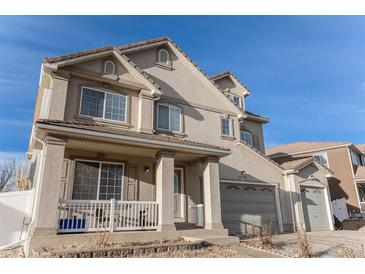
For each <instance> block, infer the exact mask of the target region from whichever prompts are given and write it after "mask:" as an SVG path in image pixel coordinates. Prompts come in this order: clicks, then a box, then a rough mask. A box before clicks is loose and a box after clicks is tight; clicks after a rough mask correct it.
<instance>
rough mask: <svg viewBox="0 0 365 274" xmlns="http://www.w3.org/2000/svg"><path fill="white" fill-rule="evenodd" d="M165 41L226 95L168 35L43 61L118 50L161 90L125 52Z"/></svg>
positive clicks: (52, 61) (238, 112)
mask: <svg viewBox="0 0 365 274" xmlns="http://www.w3.org/2000/svg"><path fill="white" fill-rule="evenodd" d="M164 43H170V44H171V45H173V46H174V47H175V48H176V49H177V50H178V52H180V53H181V54H182V55H183V56H184V57H185V58H186V59H187V60H188V61H189V62H190V63H191V64H192V65H193V66H194V67H195V68H196V69H197V70H198V71H199V72H200V73H201V74H202V75H203V76H204V78H205V80H207V81H208V82H209V83H210V84H211V85H212V86H213V87H214V88H216V89H217V90H218V91H219V92H220V93H222V94H223V95H224V91H223V90H222V89H221V88H220V87H219V86H218V85H217V84H216V83H215V82H214V81H213V80H211V79H210V78H209V76H208V75H207V74H206V73H205V72H204V71H203V70H202V69H201V68H200V67H199V66H198V65H197V64H196V63H195V62H194V61H193V60H192V59H191V58H190V57H189V56H188V55H187V54H186V53H185V52H183V50H182V49H181V48H180V47H178V46H177V44H176V43H175V42H174V41H172V40H171V39H170V37H168V36H162V37H158V38H153V39H148V40H144V41H140V42H135V43H130V44H126V45H122V46H117V47H114V46H105V47H100V48H95V49H91V50H84V51H79V52H76V53H72V54H65V55H59V56H55V57H48V58H45V59H44V61H43V62H44V63H55V62H60V61H65V60H69V59H72V58H79V57H83V56H87V55H89V54H96V53H102V52H105V51H117V52H118V53H119V55H120V56H122V57H123V58H124V59H125V60H127V61H128V62H129V63H130V64H131V65H132V66H133V67H134V68H135V69H137V70H138V72H139V73H140V74H142V75H143V77H144V78H145V79H147V80H148V81H149V82H150V83H152V84H153V85H154V86H155V87H156V88H157V89H158V90H161V88H160V87H159V86H158V85H157V83H156V82H155V81H154V80H153V79H152V78H151V77H149V75H148V74H147V73H146V72H144V71H143V70H142V69H141V68H139V67H138V66H137V65H136V64H134V63H133V62H132V61H131V60H130V59H129V58H128V57H127V56H126V55H125V54H126V53H128V52H131V51H134V50H139V49H143V48H145V47H146V46H151V47H152V46H155V45H156V44H164ZM228 101H229V102H230V103H231V105H232V106H234V108H235V109H236V110H238V111H237V114H238V115H239V116H241V115H242V116H243V117H245V113H244V112H242V111H240V110H239V109H238V108H237V107H236V106H235V105H234V103H233V102H232V101H231V100H228ZM242 116H241V117H242Z"/></svg>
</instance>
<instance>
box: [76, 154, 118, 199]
mask: <svg viewBox="0 0 365 274" xmlns="http://www.w3.org/2000/svg"><path fill="white" fill-rule="evenodd" d="M76 162H89V163H99V172H98V173H99V175H98V188H97V190H96V200H97V201H99V194H100V193H99V192H100V179H101V165H102V164H112V165H118V166H123V174H122V183H121V189H120V191H121V193H120V201H124V199H123V198H124V197H123V190H124V174H125V164H124V163H119V162H109V161H97V160H85V159H75V168H74V174H73V175H74V176H73V177H74V179H73V182H72V192H71V197H72V196H73V191H74V186H75V177H76V176H75V174H76ZM76 201H79V200H76ZM90 201H91V200H90ZM101 201H104V200H101ZM105 201H108V200H105Z"/></svg>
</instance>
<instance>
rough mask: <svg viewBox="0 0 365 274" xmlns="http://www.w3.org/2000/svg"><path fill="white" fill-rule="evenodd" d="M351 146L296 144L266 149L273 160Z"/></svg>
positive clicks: (346, 143)
mask: <svg viewBox="0 0 365 274" xmlns="http://www.w3.org/2000/svg"><path fill="white" fill-rule="evenodd" d="M347 145H351V143H349V142H295V143H290V144H284V145H278V146H275V147H271V148H268V149H266V155H268V156H269V157H271V158H275V157H285V156H286V155H293V154H299V153H304V152H315V151H319V150H326V149H330V148H333V147H339V146H347Z"/></svg>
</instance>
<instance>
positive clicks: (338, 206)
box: [331, 198, 349, 222]
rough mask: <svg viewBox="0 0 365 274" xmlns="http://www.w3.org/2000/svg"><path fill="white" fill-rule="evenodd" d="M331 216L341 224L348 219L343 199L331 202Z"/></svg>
mask: <svg viewBox="0 0 365 274" xmlns="http://www.w3.org/2000/svg"><path fill="white" fill-rule="evenodd" d="M331 205H332V212H333V215H335V216H336V218H337V219H339V220H340V221H341V222H342V221H344V220H347V219H348V218H349V214H348V211H347V206H346V200H345V198H342V199H337V200H333V201H332V202H331Z"/></svg>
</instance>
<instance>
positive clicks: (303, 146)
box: [266, 142, 365, 215]
mask: <svg viewBox="0 0 365 274" xmlns="http://www.w3.org/2000/svg"><path fill="white" fill-rule="evenodd" d="M364 150H365V146H364V145H353V144H352V143H349V142H297V143H291V144H285V145H279V146H276V147H272V148H269V149H267V150H266V153H267V155H268V156H269V157H270V158H272V159H273V160H274V161H276V162H277V163H279V164H285V163H286V162H287V161H293V160H295V159H307V158H309V157H314V158H316V159H317V160H318V161H319V162H321V163H322V164H323V165H325V166H327V167H328V168H329V169H330V170H331V171H332V172H333V176H332V177H330V178H328V182H329V188H330V194H331V199H332V200H336V199H341V198H343V197H344V198H345V199H346V202H347V208H348V211H349V214H350V215H353V214H355V213H360V212H361V213H363V214H365V156H364V155H365V154H364Z"/></svg>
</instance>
